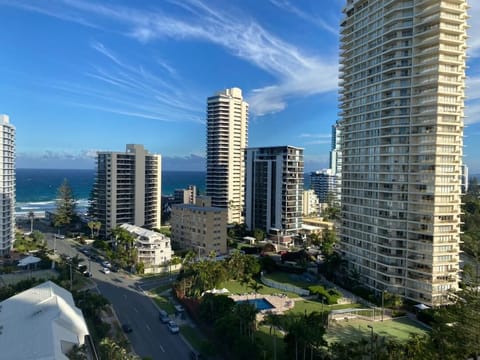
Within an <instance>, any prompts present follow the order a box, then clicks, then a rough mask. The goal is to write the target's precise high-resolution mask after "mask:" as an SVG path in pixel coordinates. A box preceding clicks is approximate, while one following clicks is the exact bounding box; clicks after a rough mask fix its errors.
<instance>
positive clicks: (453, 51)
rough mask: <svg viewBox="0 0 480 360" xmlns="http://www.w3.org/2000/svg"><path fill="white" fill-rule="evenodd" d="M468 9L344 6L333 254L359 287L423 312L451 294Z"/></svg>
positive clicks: (431, 0)
mask: <svg viewBox="0 0 480 360" xmlns="http://www.w3.org/2000/svg"><path fill="white" fill-rule="evenodd" d="M467 8H468V7H467V1H466V0H445V1H437V0H395V1H393V0H379V1H368V0H347V1H346V6H345V8H344V10H343V12H344V17H343V19H342V22H341V44H340V83H341V90H340V94H341V98H340V107H341V120H340V123H339V125H340V128H341V132H342V136H341V139H342V140H341V150H342V170H341V175H342V184H341V203H342V214H341V216H342V220H341V221H342V223H341V229H340V237H341V251H342V254H343V255H344V258H345V259H346V260H347V262H348V264H349V266H350V267H351V270H352V271H355V272H356V273H357V274H358V275H359V276H360V281H361V283H362V284H363V285H364V286H366V287H368V288H369V289H370V290H371V291H373V292H375V293H376V295H377V296H378V297H380V296H381V293H382V292H383V291H384V290H386V291H388V292H389V293H395V294H399V295H401V296H402V297H404V298H406V299H408V300H411V301H414V302H419V303H425V304H428V305H434V306H435V305H439V304H442V303H444V301H445V300H446V295H447V292H448V291H449V290H455V289H457V288H458V281H459V260H460V259H459V243H460V205H461V198H460V197H461V180H460V179H461V171H462V151H463V149H462V147H463V126H464V125H463V117H464V98H465V94H464V90H465V57H466V54H465V52H466V39H467V33H466V29H467V23H466V19H467V12H466V11H467Z"/></svg>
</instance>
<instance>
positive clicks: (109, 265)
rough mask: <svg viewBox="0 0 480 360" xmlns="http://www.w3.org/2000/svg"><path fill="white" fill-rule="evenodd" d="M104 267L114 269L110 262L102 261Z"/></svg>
mask: <svg viewBox="0 0 480 360" xmlns="http://www.w3.org/2000/svg"><path fill="white" fill-rule="evenodd" d="M102 266H103V267H105V268H109V269H110V268H111V267H112V264H110V261H107V260H105V261H102Z"/></svg>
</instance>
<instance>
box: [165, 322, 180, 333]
mask: <svg viewBox="0 0 480 360" xmlns="http://www.w3.org/2000/svg"><path fill="white" fill-rule="evenodd" d="M167 326H168V330H170V332H171V333H172V334H178V333H179V332H180V328H179V327H178V325H177V323H176V322H175V321H169V322H168V324H167Z"/></svg>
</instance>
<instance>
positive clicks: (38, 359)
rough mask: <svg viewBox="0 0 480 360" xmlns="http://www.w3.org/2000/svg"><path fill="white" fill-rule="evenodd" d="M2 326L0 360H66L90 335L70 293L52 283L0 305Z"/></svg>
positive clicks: (16, 296) (0, 322)
mask: <svg viewBox="0 0 480 360" xmlns="http://www.w3.org/2000/svg"><path fill="white" fill-rule="evenodd" d="M0 326H1V329H0V349H1V355H0V357H1V358H2V359H9V360H50V359H52V360H53V359H55V360H58V359H65V360H67V359H68V358H67V357H66V356H65V355H64V352H68V350H70V348H71V347H73V345H82V344H84V342H85V335H87V334H88V328H87V325H86V323H85V319H84V318H83V314H82V312H81V310H80V309H78V308H77V307H76V306H75V303H74V301H73V298H72V295H71V293H70V292H68V291H67V290H65V289H63V288H62V287H60V286H58V285H56V284H55V283H53V282H51V281H47V282H44V283H43V284H40V285H38V286H35V287H33V288H31V289H28V290H25V291H23V292H21V293H20V294H17V295H15V296H12V297H11V298H9V299H7V300H4V301H2V302H0ZM62 350H63V351H62Z"/></svg>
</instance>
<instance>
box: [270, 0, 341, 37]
mask: <svg viewBox="0 0 480 360" xmlns="http://www.w3.org/2000/svg"><path fill="white" fill-rule="evenodd" d="M270 2H271V3H272V4H273V5H275V6H276V7H278V8H280V9H283V10H285V11H287V12H290V13H292V14H294V15H296V16H298V17H299V18H301V19H303V20H306V21H308V22H310V23H311V24H313V25H315V26H317V27H319V28H320V29H323V30H327V31H328V32H330V33H331V34H333V35H335V36H338V26H337V25H338V24H337V22H336V23H335V24H329V23H328V22H327V21H325V20H324V19H322V18H321V16H322V15H321V14H315V15H311V14H309V13H307V12H305V11H303V10H301V9H299V8H298V7H296V6H294V5H293V4H292V3H291V2H289V1H288V0H270Z"/></svg>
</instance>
